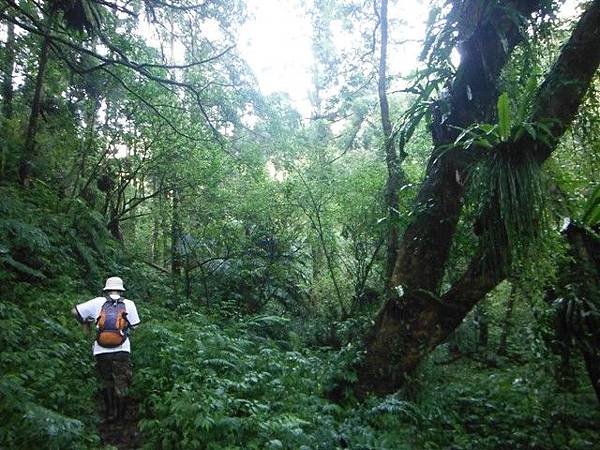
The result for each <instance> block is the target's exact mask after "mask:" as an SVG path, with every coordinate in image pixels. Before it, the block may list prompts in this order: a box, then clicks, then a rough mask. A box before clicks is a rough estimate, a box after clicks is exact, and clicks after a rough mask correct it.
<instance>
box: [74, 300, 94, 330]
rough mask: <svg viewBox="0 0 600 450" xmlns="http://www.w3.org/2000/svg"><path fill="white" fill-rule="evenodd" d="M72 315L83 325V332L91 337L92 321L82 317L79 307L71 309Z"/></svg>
mask: <svg viewBox="0 0 600 450" xmlns="http://www.w3.org/2000/svg"><path fill="white" fill-rule="evenodd" d="M71 314H72V315H73V317H75V319H76V320H77V321H78V322H79V323H80V324H81V329H82V330H83V332H84V333H85V334H86V335H87V336H89V335H90V333H91V329H90V323H91V321H90V320H89V319H87V320H85V319H84V318H83V317H81V314H80V313H79V310H78V309H77V306H74V307H73V308H72V309H71Z"/></svg>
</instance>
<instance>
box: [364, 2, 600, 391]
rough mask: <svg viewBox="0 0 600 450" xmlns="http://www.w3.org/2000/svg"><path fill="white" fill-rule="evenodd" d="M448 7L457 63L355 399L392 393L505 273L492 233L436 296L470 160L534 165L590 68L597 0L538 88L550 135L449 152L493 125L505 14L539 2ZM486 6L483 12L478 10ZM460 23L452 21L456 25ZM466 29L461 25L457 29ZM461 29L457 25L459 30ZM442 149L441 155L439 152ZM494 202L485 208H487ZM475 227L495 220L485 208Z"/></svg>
mask: <svg viewBox="0 0 600 450" xmlns="http://www.w3.org/2000/svg"><path fill="white" fill-rule="evenodd" d="M490 3H492V2H484V1H481V0H470V1H468V0H467V1H463V2H459V1H456V2H454V10H453V13H452V14H455V16H456V17H459V20H458V24H459V26H458V32H459V37H458V40H457V41H458V42H461V45H460V47H459V51H460V54H461V63H460V65H459V67H458V69H457V72H456V74H455V77H454V79H453V80H452V83H451V88H450V90H449V98H448V99H446V100H444V104H441V102H438V105H440V108H439V111H441V110H442V109H443V110H444V111H445V112H444V113H443V114H442V113H441V112H439V113H437V112H436V111H435V110H434V112H433V123H432V137H433V142H434V149H433V152H432V156H431V158H430V161H429V164H428V168H427V173H426V177H425V180H424V182H423V184H422V186H421V188H420V191H419V193H418V195H417V199H416V205H415V208H414V219H413V221H412V223H411V224H410V225H409V226H408V228H407V229H406V231H405V233H404V235H403V237H402V241H401V243H400V248H399V252H398V258H397V260H396V266H395V269H394V273H393V276H392V285H393V286H394V287H395V292H396V295H395V296H394V297H392V298H391V299H390V300H388V301H387V302H386V303H385V304H384V306H383V307H382V309H381V310H380V311H379V314H378V316H377V319H376V321H375V324H374V326H373V328H372V330H371V332H370V334H369V336H368V337H367V342H366V355H365V358H364V360H363V363H362V364H361V366H360V367H359V381H358V383H357V386H356V393H357V395H359V396H364V395H366V394H367V393H369V392H370V393H374V394H386V393H391V392H394V391H395V390H397V389H398V388H400V387H401V386H402V385H403V383H404V382H405V381H406V377H407V375H409V374H410V373H411V372H412V371H413V370H414V369H415V368H416V367H417V366H418V365H419V363H420V362H421V361H422V360H423V359H424V357H425V356H427V355H428V354H429V353H430V352H431V350H433V349H434V348H435V347H436V346H437V345H438V344H440V343H441V342H443V341H444V340H445V339H446V338H447V337H448V335H449V334H450V333H451V332H452V331H453V330H454V329H455V328H456V327H457V326H458V325H460V323H461V322H462V320H463V318H464V317H465V316H466V314H467V313H468V312H469V311H470V310H471V309H472V308H473V307H474V306H475V305H476V304H477V303H478V302H479V301H480V300H481V299H482V298H483V297H484V296H485V294H486V293H488V292H489V291H490V290H491V289H493V288H494V287H495V286H496V285H497V284H498V283H499V282H500V281H501V280H502V279H504V278H505V277H506V275H507V273H508V270H509V265H510V253H511V248H510V244H509V240H508V239H507V236H505V235H503V234H502V233H500V234H499V235H498V236H494V239H495V242H494V245H493V246H486V245H482V243H480V246H479V249H478V250H477V251H476V253H475V256H474V257H473V259H472V261H471V263H470V264H469V267H468V268H467V270H466V271H465V273H464V274H463V275H462V276H461V277H460V278H459V279H458V281H457V282H456V283H455V284H454V285H453V286H452V287H451V288H450V289H449V290H448V291H446V292H445V293H442V292H441V284H442V278H443V276H444V272H445V269H446V264H447V262H448V256H449V250H450V246H451V244H452V241H453V238H454V235H455V232H456V225H457V222H458V219H459V216H460V213H461V209H462V203H463V196H464V194H465V183H464V180H466V179H467V178H468V175H469V169H470V168H471V167H473V164H474V163H475V162H476V160H477V159H481V158H487V157H493V155H494V153H497V152H500V151H503V152H511V153H512V154H517V155H523V157H524V156H527V158H528V159H530V160H532V161H534V162H535V163H536V164H538V165H541V164H542V163H543V162H544V161H545V160H546V159H547V158H548V157H549V156H550V154H551V153H552V151H553V150H554V148H555V146H556V144H557V142H558V140H559V139H560V137H561V136H562V134H563V133H564V131H565V130H566V128H567V127H568V126H569V125H570V123H571V122H572V120H573V118H574V116H575V114H576V112H577V109H578V107H579V105H580V103H581V101H582V99H583V96H584V94H585V92H586V90H587V88H588V87H589V84H590V82H591V80H592V78H593V76H594V74H595V73H596V71H597V69H598V64H599V63H600V0H594V1H592V2H590V3H589V6H588V8H587V11H586V12H585V13H584V14H583V15H582V17H581V18H580V20H579V22H578V24H577V26H576V28H575V30H574V31H573V33H572V35H571V37H570V39H569V41H568V42H567V43H566V44H565V45H564V47H563V48H562V50H561V53H560V55H559V58H558V60H557V61H556V62H555V64H554V66H553V67H552V69H551V70H550V72H549V73H548V74H547V77H546V79H545V81H544V82H543V83H542V85H541V86H540V88H539V89H538V92H537V96H536V99H535V104H534V107H533V111H532V113H531V116H530V118H529V121H530V122H533V123H541V122H544V123H549V124H551V131H552V137H551V138H550V139H547V138H546V139H544V140H543V141H542V140H536V139H533V138H532V137H531V136H530V135H524V136H522V137H521V138H519V139H515V140H513V141H511V142H509V143H506V142H504V143H503V144H502V148H495V149H493V150H492V151H487V152H485V153H484V152H477V151H476V149H471V150H470V151H465V150H463V149H458V148H453V147H452V144H453V143H454V142H455V140H456V138H457V137H458V134H459V133H460V129H464V128H467V127H469V126H471V125H473V124H477V123H482V122H486V123H490V122H494V121H495V120H494V119H495V117H494V115H495V109H496V108H495V107H496V103H497V98H498V92H497V88H496V86H497V84H498V78H499V75H500V72H501V70H502V68H503V67H504V65H505V64H506V62H507V60H508V58H509V56H510V53H511V52H512V50H513V49H514V48H515V46H516V45H517V44H518V43H519V42H520V41H521V39H522V34H521V32H520V30H519V29H518V24H517V23H516V21H515V20H514V17H515V15H514V14H513V13H514V12H515V11H516V12H518V13H519V14H520V15H521V16H522V17H531V16H532V15H533V14H534V13H535V12H537V11H538V10H539V9H540V7H541V4H542V1H528V0H522V1H507V2H501V3H502V5H500V6H498V5H499V3H496V4H495V5H496V6H494V5H492V6H489V5H490ZM483 4H486V5H488V7H486V8H483V7H482V5H483ZM461 20H462V22H461ZM467 21H468V22H469V23H465V22H467ZM461 24H462V26H461ZM449 148H450V149H449ZM490 205H494V202H490ZM482 216H483V217H481V218H480V219H479V220H480V223H482V224H484V226H485V225H486V224H491V223H494V222H497V221H498V220H499V212H498V210H497V208H495V207H494V206H490V207H489V208H487V210H485V211H484V212H483V213H482Z"/></svg>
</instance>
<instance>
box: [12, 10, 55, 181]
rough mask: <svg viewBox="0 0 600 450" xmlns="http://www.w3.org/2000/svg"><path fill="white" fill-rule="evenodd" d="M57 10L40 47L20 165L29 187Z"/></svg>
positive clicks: (20, 171) (21, 173) (51, 16)
mask: <svg viewBox="0 0 600 450" xmlns="http://www.w3.org/2000/svg"><path fill="white" fill-rule="evenodd" d="M55 13H56V10H55V7H52V8H51V10H50V13H49V16H48V20H47V25H46V26H47V28H46V32H45V34H44V38H43V40H42V45H41V47H40V55H39V58H38V73H37V77H36V80H35V90H34V93H33V100H32V103H31V113H30V115H29V123H28V125H27V135H26V137H25V145H24V148H23V154H22V155H21V162H20V164H19V179H20V181H21V184H22V185H23V186H27V185H29V182H30V180H31V177H32V175H33V169H34V165H35V159H36V148H35V137H36V133H37V128H38V122H39V117H40V112H41V104H42V96H43V90H44V78H45V76H46V66H47V65H48V53H49V50H50V29H51V28H52V24H53V22H54V16H55Z"/></svg>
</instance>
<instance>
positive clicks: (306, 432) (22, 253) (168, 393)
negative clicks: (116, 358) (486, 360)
mask: <svg viewBox="0 0 600 450" xmlns="http://www.w3.org/2000/svg"><path fill="white" fill-rule="evenodd" d="M36 189H38V191H36V192H37V194H36V195H35V196H32V197H33V198H32V199H31V200H30V199H27V198H25V197H24V196H22V195H21V194H20V193H19V192H18V191H16V190H10V189H4V188H2V189H1V190H0V191H1V192H0V193H1V194H3V195H4V201H3V202H2V203H1V205H0V208H1V212H2V215H1V216H0V262H1V263H2V266H1V267H2V271H0V373H1V375H2V376H1V378H0V417H1V418H2V422H1V423H0V448H2V449H4V448H6V449H61V450H62V449H101V448H104V447H103V446H102V445H101V441H100V437H99V435H98V432H97V426H98V423H99V420H100V419H99V417H98V416H97V410H96V401H95V394H96V389H97V383H96V380H95V373H94V365H93V359H92V356H91V351H90V350H91V349H90V347H91V344H92V339H93V337H91V336H85V335H84V333H83V332H82V331H81V329H80V328H79V326H78V325H77V323H76V322H75V320H74V319H73V318H72V317H71V316H70V313H69V310H70V308H71V307H72V306H73V304H75V303H77V302H80V301H84V300H87V299H89V298H91V297H93V296H94V295H95V294H94V293H95V292H97V290H98V289H99V287H100V286H101V283H102V281H103V279H104V277H105V276H108V275H112V274H116V273H118V274H120V275H122V276H123V277H124V278H125V279H126V280H127V287H128V291H127V294H128V297H130V298H131V299H133V300H135V301H136V304H137V306H138V310H139V312H140V316H141V319H142V325H141V326H140V327H139V329H137V330H136V331H135V333H134V335H133V337H132V347H133V361H134V365H135V367H134V382H133V387H132V394H133V395H134V397H135V398H136V400H137V404H138V405H139V415H138V417H139V424H138V425H139V430H140V432H141V435H142V436H141V438H142V439H141V441H142V443H143V444H142V445H143V447H144V448H146V449H159V450H160V449H163V450H169V449H190V450H192V449H204V448H206V449H305V450H306V449H338V448H340V449H341V448H352V449H381V450H383V449H390V450H392V449H454V450H461V449H465V450H466V449H490V450H492V449H505V448H506V449H509V448H510V449H559V450H563V449H564V450H567V449H579V450H585V449H593V448H598V447H599V446H600V439H599V436H598V432H597V431H596V428H597V426H596V425H597V423H599V422H600V414H599V412H598V407H597V402H596V401H595V399H594V397H593V393H592V392H591V389H590V388H589V385H588V383H587V381H586V379H585V376H583V375H581V374H580V376H578V377H577V378H576V380H578V383H577V384H576V385H575V386H571V387H570V388H569V389H568V392H564V391H561V390H559V389H558V387H557V386H556V385H555V384H554V382H553V377H552V373H551V372H552V370H551V367H552V366H553V364H554V363H553V362H552V361H549V360H548V358H549V357H548V355H547V354H544V353H538V352H537V351H534V349H532V348H522V349H518V350H514V351H515V352H516V351H520V352H521V354H519V355H516V356H518V358H516V359H515V360H514V361H511V360H508V359H507V360H505V361H496V362H497V364H496V367H493V368H490V367H488V366H486V365H485V364H482V363H480V362H476V361H472V360H471V359H466V358H462V359H460V360H458V361H454V362H452V363H450V364H448V363H446V362H445V361H447V360H448V355H447V349H445V347H444V346H442V347H440V348H439V349H438V350H437V351H436V352H435V354H434V355H433V357H432V358H430V359H429V361H428V362H427V363H426V364H425V365H424V367H423V368H422V370H421V371H420V373H419V375H418V376H417V377H416V379H415V380H413V383H411V389H410V391H407V392H405V393H403V394H402V395H400V394H398V395H393V396H388V397H384V398H371V399H368V400H367V401H365V402H363V403H359V402H357V401H356V400H355V399H354V398H353V396H352V394H351V392H348V391H346V392H344V391H343V389H340V386H348V385H349V384H351V383H352V382H353V381H355V380H356V374H355V373H354V371H353V370H352V364H353V362H355V361H356V359H357V358H358V356H359V355H360V351H359V350H360V340H359V339H358V338H357V336H358V334H359V333H358V332H357V330H358V329H360V328H361V327H362V325H361V324H364V323H366V322H367V320H368V316H367V315H366V314H364V315H361V316H360V317H356V318H353V319H351V320H348V321H346V322H342V323H338V324H331V323H329V322H328V320H327V319H325V318H314V320H312V321H311V322H310V323H306V319H305V321H304V322H302V321H301V320H300V319H299V318H294V317H282V316H280V315H278V314H275V313H272V314H266V313H265V314H257V315H256V314H255V315H245V314H243V313H241V312H240V309H239V308H236V307H235V305H236V304H235V303H231V304H229V303H227V302H226V301H223V302H220V303H216V302H215V303H212V304H211V306H210V307H205V306H202V307H200V306H199V305H197V304H192V303H190V302H188V301H186V300H183V299H180V298H179V297H177V296H175V295H173V294H172V292H171V290H170V286H171V285H172V283H171V282H170V281H171V280H169V279H167V278H165V276H164V274H162V273H161V272H160V271H156V270H155V269H152V268H148V267H147V265H144V264H143V263H142V262H140V260H139V259H136V258H135V257H132V256H131V255H129V256H128V255H127V254H126V253H127V252H125V251H116V250H117V248H116V247H115V245H114V243H111V242H110V241H109V240H108V238H107V237H106V233H105V230H104V229H103V227H104V225H103V223H102V222H101V221H99V220H98V217H96V216H95V215H94V214H91V213H88V212H86V210H85V208H84V207H83V206H82V205H81V204H80V203H79V202H77V201H75V202H74V203H71V202H64V201H60V200H58V198H56V196H53V195H52V194H51V193H50V192H48V190H47V189H46V188H44V187H43V186H38V187H36ZM78 208H80V209H81V213H80V214H77V215H76V218H75V219H73V218H72V217H73V216H72V214H71V213H72V210H74V209H75V210H77V209H78ZM69 217H71V219H69ZM320 330H322V331H320ZM332 330H333V331H332ZM331 333H333V334H331ZM330 334H331V335H330ZM350 340H352V343H349V342H350ZM327 342H331V343H335V344H332V345H335V346H336V347H335V348H333V347H325V346H324V345H325V343H327ZM523 345H524V344H523ZM540 345H541V344H540ZM530 347H531V346H530ZM554 365H555V364H554ZM334 397H335V398H336V399H337V402H334V401H332V400H331V398H334Z"/></svg>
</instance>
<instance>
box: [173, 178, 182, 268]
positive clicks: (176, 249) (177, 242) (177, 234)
mask: <svg viewBox="0 0 600 450" xmlns="http://www.w3.org/2000/svg"><path fill="white" fill-rule="evenodd" d="M179 203H180V198H179V192H178V191H177V189H173V199H172V204H171V205H172V209H171V212H172V222H171V273H172V274H173V277H174V278H175V279H177V278H179V276H180V275H181V253H180V246H181V223H180V221H181V218H180V211H179Z"/></svg>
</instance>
